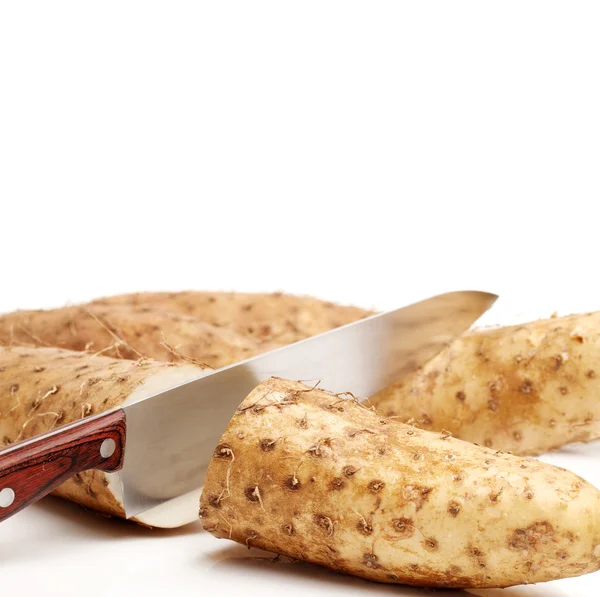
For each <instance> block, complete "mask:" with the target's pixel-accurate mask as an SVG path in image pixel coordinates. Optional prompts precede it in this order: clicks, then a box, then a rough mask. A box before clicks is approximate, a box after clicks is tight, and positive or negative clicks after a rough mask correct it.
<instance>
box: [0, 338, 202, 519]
mask: <svg viewBox="0 0 600 597" xmlns="http://www.w3.org/2000/svg"><path fill="white" fill-rule="evenodd" d="M206 372H207V371H206V370H205V369H202V368H199V367H196V366H194V365H171V364H167V363H159V362H156V361H140V362H135V361H125V360H118V359H110V358H107V357H102V356H96V357H92V356H89V355H87V354H85V353H78V352H71V351H67V350H60V349H56V348H0V439H2V440H3V443H4V445H10V444H11V443H14V442H15V441H19V440H23V439H28V438H30V437H33V436H34V435H37V434H39V433H44V432H46V431H49V430H51V429H53V428H55V427H56V426H58V425H63V424H67V423H71V422H73V421H76V420H78V419H81V418H83V417H85V416H90V415H92V414H98V413H100V412H103V411H106V410H110V409H111V408H115V407H118V406H124V405H126V404H131V403H134V402H137V401H139V400H142V399H144V398H146V397H148V396H152V395H154V394H156V393H157V392H160V391H162V390H167V389H169V388H171V387H174V386H176V385H179V384H181V383H184V382H186V381H189V380H191V379H195V378H198V377H199V376H201V375H203V374H205V373H206ZM54 494H55V495H57V496H60V497H63V498H66V499H69V500H72V501H74V502H76V503H78V504H81V505H82V506H85V507H87V508H90V509H92V510H98V511H100V512H102V513H104V514H108V515H111V516H119V517H124V516H125V512H124V508H123V500H122V491H121V485H120V481H119V477H118V473H112V474H111V473H104V472H102V471H96V470H94V471H87V472H84V473H81V474H78V475H76V476H75V477H73V478H72V479H69V480H68V481H67V482H65V483H64V484H63V485H61V486H60V487H59V488H58V489H57V490H56V491H55V492H54ZM199 495H200V488H198V491H197V492H194V493H193V495H190V496H187V497H181V498H179V499H178V500H176V501H175V500H174V501H173V502H169V503H167V504H163V505H162V506H160V507H157V508H154V509H153V510H150V511H148V512H145V513H143V514H141V515H139V516H137V517H136V518H135V519H134V520H136V521H137V522H140V523H143V524H146V525H149V526H159V527H175V526H180V525H181V524H186V523H188V522H193V521H194V520H197V504H198V496H199ZM192 504H193V505H192Z"/></svg>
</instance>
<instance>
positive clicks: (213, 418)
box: [0, 291, 497, 526]
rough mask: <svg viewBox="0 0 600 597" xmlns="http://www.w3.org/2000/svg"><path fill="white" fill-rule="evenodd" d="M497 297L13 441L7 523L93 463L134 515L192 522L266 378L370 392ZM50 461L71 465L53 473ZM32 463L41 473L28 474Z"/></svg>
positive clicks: (416, 315)
mask: <svg viewBox="0 0 600 597" xmlns="http://www.w3.org/2000/svg"><path fill="white" fill-rule="evenodd" d="M496 298H497V297H496V295H493V294H489V293H486V292H479V291H459V292H450V293H446V294H442V295H438V296H435V297H432V298H429V299H426V300H423V301H420V302H418V303H414V304H412V305H408V306H405V307H402V308H400V309H395V310H393V311H388V312H385V313H381V314H378V315H373V316H371V317H368V318H365V319H362V320H360V321H357V322H354V323H351V324H348V325H345V326H342V327H340V328H336V329H334V330H331V331H329V332H325V333H323V334H319V335H318V336H313V337H311V338H307V339H306V340H302V341H300V342H296V343H294V344H291V345H289V346H285V347H283V348H279V349H276V350H273V351H270V352H267V353H264V354H261V355H258V356H256V357H253V358H250V359H248V360H246V361H243V362H241V363H237V364H234V365H231V366H228V367H224V368H222V369H219V370H216V371H214V372H211V373H208V374H205V375H201V376H199V377H198V378H197V379H194V380H192V381H188V382H186V383H184V384H182V385H179V386H176V387H174V388H171V389H169V390H167V391H163V392H160V393H158V394H156V395H153V396H149V397H146V398H143V399H141V400H139V401H137V402H133V403H125V404H123V405H121V407H119V408H118V409H114V410H113V411H110V412H109V413H102V414H101V415H97V416H96V417H90V418H88V419H85V420H83V421H78V422H76V423H72V424H70V425H66V426H64V427H62V428H58V429H57V430H55V431H53V432H51V433H48V434H44V435H42V436H38V437H36V438H32V439H30V440H27V441H25V442H21V443H20V444H15V445H13V446H11V447H10V448H8V449H6V450H4V451H2V452H0V520H3V519H4V518H6V517H7V516H9V515H12V514H14V513H15V512H17V511H18V510H20V509H22V508H23V507H25V506H26V505H28V504H29V503H32V502H33V501H36V500H37V499H39V498H40V497H42V496H43V495H46V494H47V493H49V492H50V491H52V490H53V489H54V488H55V487H57V486H58V485H59V484H60V483H61V482H63V481H64V480H65V479H66V478H68V477H69V476H71V475H73V474H75V473H77V472H81V471H82V470H87V469H89V468H98V469H100V470H105V471H108V472H113V471H118V473H117V474H118V477H119V481H120V488H121V493H122V502H123V505H124V508H125V513H126V516H127V517H128V518H131V517H134V516H136V515H140V514H141V513H145V512H148V511H150V510H151V511H155V510H156V511H157V512H159V513H160V516H162V517H164V515H165V513H167V514H168V510H169V507H170V506H172V507H173V508H177V509H179V510H180V511H179V512H178V514H177V520H179V521H180V522H189V521H191V520H194V519H195V518H197V510H198V502H199V498H200V492H201V487H202V482H203V478H204V473H205V471H206V469H207V467H208V463H209V462H210V459H211V457H212V453H213V450H214V447H215V446H216V445H217V443H218V441H219V439H220V437H221V435H222V434H223V432H224V430H225V428H226V426H227V424H228V423H229V421H230V419H231V417H232V416H233V414H234V412H235V410H236V408H237V407H238V405H239V404H240V403H241V402H242V401H243V399H244V398H245V397H246V396H247V395H248V394H249V393H250V391H252V389H254V388H255V387H256V386H257V385H258V384H259V383H260V382H261V381H264V380H265V379H267V378H269V377H272V376H276V377H283V378H288V379H293V380H299V381H303V382H306V383H307V384H310V385H315V384H318V385H319V387H320V388H323V389H326V390H329V391H332V392H336V393H337V392H351V393H352V394H353V395H355V396H356V397H360V398H367V397H369V396H370V395H372V394H374V393H376V392H377V391H379V390H381V389H383V388H384V387H386V386H387V385H389V384H390V383H392V382H394V381H396V380H398V379H400V378H401V377H402V376H403V375H406V374H407V373H409V372H410V371H412V370H414V369H416V368H418V367H420V366H421V365H423V364H424V363H425V362H427V361H428V360H429V359H431V358H432V357H433V356H435V354H437V353H438V352H439V351H440V350H441V349H442V348H443V347H444V346H446V345H447V344H448V343H449V342H451V341H452V340H453V339H454V338H456V337H457V336H458V335H460V334H461V333H463V332H464V331H465V330H466V329H467V328H469V327H470V326H471V324H472V323H473V322H474V321H475V320H476V319H478V318H479V317H480V316H481V315H482V314H483V313H484V312H485V311H486V310H487V309H488V308H489V307H490V306H491V305H492V304H493V303H494V301H495V300H496ZM111 442H112V443H111ZM44 449H45V450H46V451H45V452H44ZM49 462H60V463H67V464H69V463H70V466H67V464H64V465H63V466H62V468H60V471H59V473H60V475H59V474H58V473H56V474H55V475H54V476H52V467H50V466H49V465H48V463H49ZM32 467H33V468H35V471H36V474H35V475H31V474H29V475H28V474H27V473H26V472H27V470H29V471H32V470H33V468H32ZM11 479H13V480H15V479H16V482H12V483H11ZM38 485H39V486H40V487H37V486H38ZM15 487H17V490H16V489H15ZM182 498H186V499H184V500H182ZM182 507H183V508H184V510H185V511H184V512H181V509H182ZM161 526H162V525H161ZM164 526H173V525H170V524H169V525H164Z"/></svg>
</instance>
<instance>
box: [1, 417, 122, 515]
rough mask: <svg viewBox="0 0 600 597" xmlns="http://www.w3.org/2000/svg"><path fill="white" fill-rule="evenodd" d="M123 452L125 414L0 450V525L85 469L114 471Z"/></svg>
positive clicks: (83, 422)
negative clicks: (0, 522)
mask: <svg viewBox="0 0 600 597" xmlns="http://www.w3.org/2000/svg"><path fill="white" fill-rule="evenodd" d="M124 454H125V411H123V410H122V409H119V410H113V411H109V412H106V413H103V414H101V415H98V416H95V417H93V418H89V419H83V420H81V421H77V422H75V423H72V424H70V425H65V426H64V427H61V428H59V429H56V430H55V431H51V432H49V433H45V434H43V435H38V436H36V437H34V438H32V439H29V440H26V441H23V442H19V443H17V444H14V445H12V446H10V447H8V448H6V449H4V450H2V451H0V521H2V520H4V519H6V518H8V517H9V516H12V515H13V514H16V513H17V512H19V510H22V509H23V508H25V507H26V506H29V504H32V503H34V502H37V500H39V499H41V498H43V497H44V496H45V495H48V494H49V493H50V492H51V491H53V490H54V489H56V488H57V487H58V486H59V485H60V484H61V483H63V482H64V481H66V480H67V479H68V478H69V477H72V476H73V475H75V474H77V473H81V472H83V471H86V470H88V469H99V470H102V471H109V472H112V471H117V470H119V469H120V468H121V467H122V466H123V456H124Z"/></svg>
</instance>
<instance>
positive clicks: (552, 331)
mask: <svg viewBox="0 0 600 597" xmlns="http://www.w3.org/2000/svg"><path fill="white" fill-rule="evenodd" d="M599 361H600V312H595V313H588V314H586V315H571V316H568V317H560V318H558V317H557V318H552V319H547V320H541V321H535V322H532V323H528V324H525V325H519V326H512V327H505V328H493V329H483V330H478V331H474V332H471V333H469V334H467V335H465V336H463V337H461V338H459V339H457V340H456V341H455V342H454V343H452V344H451V345H450V346H449V347H448V348H446V349H445V350H444V351H442V352H441V353H440V354H439V355H438V356H436V357H435V358H434V359H432V360H431V361H430V362H429V363H427V364H426V365H425V366H424V367H423V368H422V369H420V370H418V371H416V372H414V373H412V374H410V375H409V376H407V377H406V378H404V379H402V380H400V381H398V382H397V383H395V384H393V385H392V386H390V387H389V388H387V389H386V390H383V391H382V392H380V393H379V394H377V395H375V396H373V397H372V398H371V400H370V401H369V404H370V405H373V406H375V407H376V408H377V410H379V411H380V412H381V413H382V414H384V415H385V416H394V417H398V418H399V419H400V420H402V421H408V420H411V419H412V420H413V421H414V423H415V424H416V425H418V426H419V427H421V428H423V429H427V430H434V431H439V430H441V429H447V430H448V431H451V432H452V433H453V435H454V436H455V437H458V438H460V439H463V440H467V441H470V442H474V443H477V444H480V445H482V446H487V447H491V448H495V449H499V450H505V451H511V452H514V453H517V454H540V453H542V452H546V451H548V450H553V449H557V448H560V447H561V446H563V445H565V444H568V443H571V442H586V441H590V440H593V439H597V438H598V437H600V364H599Z"/></svg>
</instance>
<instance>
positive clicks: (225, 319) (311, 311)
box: [92, 291, 372, 344]
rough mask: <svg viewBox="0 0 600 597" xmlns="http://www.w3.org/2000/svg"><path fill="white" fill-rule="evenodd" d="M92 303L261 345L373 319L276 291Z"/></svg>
mask: <svg viewBox="0 0 600 597" xmlns="http://www.w3.org/2000/svg"><path fill="white" fill-rule="evenodd" d="M92 304H96V305H101V306H106V305H129V306H131V305H133V306H144V307H152V308H154V309H160V310H163V311H171V312H178V313H184V314H186V315H191V316H193V317H196V318H198V319H201V320H202V321H205V322H207V323H210V324H212V325H216V326H219V327H225V328H228V329H231V330H233V331H235V332H237V333H239V334H241V335H243V336H251V337H252V338H255V339H257V340H259V341H261V342H276V343H279V344H290V343H291V342H296V341H297V340H302V339H304V338H308V337H309V336H314V335H315V334H320V333H322V332H326V331H328V330H331V329H334V328H336V327H339V326H341V325H345V324H347V323H351V322H353V321H357V320H359V319H362V318H363V317H366V316H368V315H372V312H370V311H367V310H365V309H359V308H357V307H346V306H341V305H336V304H334V303H330V302H328V301H322V300H319V299H316V298H313V297H309V296H294V295H289V294H282V293H280V292H277V293H272V294H251V293H238V292H197V291H187V292H141V293H136V294H125V295H120V296H112V297H107V298H104V299H99V300H97V301H94V302H93V303H92Z"/></svg>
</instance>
